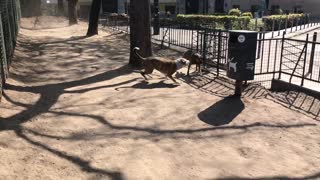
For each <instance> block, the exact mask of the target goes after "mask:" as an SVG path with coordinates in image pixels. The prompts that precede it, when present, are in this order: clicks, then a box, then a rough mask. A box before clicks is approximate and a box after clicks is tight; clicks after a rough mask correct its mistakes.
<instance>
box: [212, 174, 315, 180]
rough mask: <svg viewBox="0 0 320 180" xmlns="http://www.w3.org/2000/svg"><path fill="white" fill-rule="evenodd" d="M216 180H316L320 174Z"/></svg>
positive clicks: (219, 179)
mask: <svg viewBox="0 0 320 180" xmlns="http://www.w3.org/2000/svg"><path fill="white" fill-rule="evenodd" d="M215 179H216V180H316V179H320V172H318V173H315V174H312V175H309V176H304V177H288V176H274V177H258V178H252V177H237V176H234V177H223V178H215Z"/></svg>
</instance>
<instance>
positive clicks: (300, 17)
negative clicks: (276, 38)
mask: <svg viewBox="0 0 320 180" xmlns="http://www.w3.org/2000/svg"><path fill="white" fill-rule="evenodd" d="M263 21H264V23H265V30H267V31H272V29H273V28H272V27H273V26H274V27H275V29H279V27H280V29H284V28H286V24H287V27H291V26H296V25H301V24H304V23H309V19H308V18H307V16H306V15H305V14H289V15H272V16H268V17H266V18H263Z"/></svg>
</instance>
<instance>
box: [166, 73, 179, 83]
mask: <svg viewBox="0 0 320 180" xmlns="http://www.w3.org/2000/svg"><path fill="white" fill-rule="evenodd" d="M168 77H169V78H170V79H171V80H172V81H173V82H174V83H176V84H178V82H177V81H176V80H175V79H174V78H173V77H172V75H168Z"/></svg>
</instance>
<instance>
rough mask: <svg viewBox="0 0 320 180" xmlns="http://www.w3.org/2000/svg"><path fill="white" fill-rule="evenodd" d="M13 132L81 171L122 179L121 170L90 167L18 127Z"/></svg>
mask: <svg viewBox="0 0 320 180" xmlns="http://www.w3.org/2000/svg"><path fill="white" fill-rule="evenodd" d="M15 132H16V134H17V136H19V137H20V138H22V139H24V140H25V141H27V142H29V143H30V144H32V145H34V146H37V147H39V148H42V149H44V150H46V151H48V152H50V153H52V154H55V155H57V156H58V157H60V158H63V159H66V160H68V161H70V162H72V163H73V164H75V165H77V166H78V167H80V168H81V170H82V171H85V172H88V173H96V174H100V175H104V176H108V177H109V178H110V179H112V180H123V179H124V178H123V175H122V173H121V172H118V171H108V170H105V169H99V168H95V167H92V166H91V165H90V161H86V160H83V159H81V158H79V157H77V156H72V155H69V154H67V153H65V152H62V151H58V150H56V149H53V148H51V147H50V146H48V145H46V144H43V143H40V142H38V141H35V140H33V139H31V138H30V137H28V136H27V135H26V134H25V133H24V132H23V130H21V129H18V130H16V131H15Z"/></svg>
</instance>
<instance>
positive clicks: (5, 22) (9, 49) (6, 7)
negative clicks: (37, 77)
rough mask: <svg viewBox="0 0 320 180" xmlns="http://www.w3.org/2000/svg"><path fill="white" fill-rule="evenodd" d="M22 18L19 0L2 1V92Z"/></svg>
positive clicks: (0, 49) (0, 39)
mask: <svg viewBox="0 0 320 180" xmlns="http://www.w3.org/2000/svg"><path fill="white" fill-rule="evenodd" d="M20 18H21V9H20V1H19V0H1V1H0V73H1V76H0V77H1V78H0V79H1V81H0V92H2V90H3V89H2V87H3V85H4V83H5V81H6V79H7V77H8V74H9V66H10V64H11V59H12V56H13V52H14V48H15V45H16V40H17V35H18V32H19V24H20ZM0 98H1V93H0Z"/></svg>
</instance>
